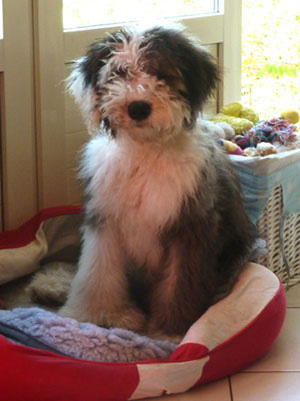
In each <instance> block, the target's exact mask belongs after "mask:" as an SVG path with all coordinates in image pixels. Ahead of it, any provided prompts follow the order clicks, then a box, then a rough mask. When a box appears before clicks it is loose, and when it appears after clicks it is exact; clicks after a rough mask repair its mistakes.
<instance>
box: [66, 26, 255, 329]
mask: <svg viewBox="0 0 300 401" xmlns="http://www.w3.org/2000/svg"><path fill="white" fill-rule="evenodd" d="M218 75H219V74H218V68H217V66H216V63H215V61H214V60H213V58H212V57H211V56H210V55H209V54H208V53H207V52H206V51H205V50H204V49H203V48H201V47H199V46H198V45H197V44H196V43H195V42H194V41H193V40H192V39H190V38H188V37H187V36H185V34H184V33H183V32H182V30H180V29H177V28H164V27H154V28H151V29H148V30H144V31H138V30H125V29H124V30H121V31H118V32H116V33H113V34H111V35H109V36H107V37H106V38H104V39H103V40H100V41H98V42H96V43H94V44H92V45H91V46H90V48H89V50H88V52H87V54H86V56H85V57H83V58H81V59H80V60H78V62H77V63H76V66H75V69H74V71H73V72H72V74H71V76H70V79H69V88H70V91H71V93H72V94H73V96H74V97H75V99H76V101H77V103H78V104H79V106H80V108H81V110H82V113H83V115H84V117H85V119H86V122H87V126H88V129H89V132H90V133H91V134H92V135H93V138H92V139H91V140H90V142H89V143H88V144H87V146H86V149H85V152H84V156H83V160H82V165H81V170H80V178H81V180H82V184H83V188H84V198H85V216H86V218H85V224H84V227H83V236H82V237H83V238H82V240H83V245H82V254H81V257H80V261H79V271H78V273H77V275H76V276H75V279H74V281H73V283H72V289H71V293H70V295H69V298H68V300H67V302H66V304H65V306H64V307H63V308H62V310H61V314H62V315H64V316H68V317H73V318H76V319H78V320H80V321H88V322H92V323H95V324H97V325H100V326H106V327H122V328H126V329H131V330H137V331H138V330H145V327H147V329H148V330H149V331H162V332H165V333H167V334H182V333H184V332H185V331H186V330H187V329H188V327H189V326H190V325H191V324H192V323H193V322H194V321H195V320H197V319H198V318H199V317H200V316H201V314H203V313H204V312H205V311H206V310H207V308H209V306H211V305H212V304H214V303H215V302H217V301H218V300H220V299H222V298H223V297H225V296H226V295H227V294H228V293H229V292H230V290H231V288H232V286H233V284H234V282H235V281H236V279H237V277H238V275H239V273H240V272H241V270H242V269H243V266H244V264H245V263H246V262H247V261H248V260H249V257H250V256H249V255H250V252H251V250H252V248H253V245H254V242H255V240H256V238H257V233H256V229H255V227H254V226H253V225H252V223H251V222H250V221H249V218H248V217H247V215H246V213H245V210H244V207H243V200H242V196H241V189H240V186H239V183H238V180H237V177H236V175H235V174H234V172H233V170H232V167H231V163H230V161H229V159H228V157H227V155H226V154H225V153H224V152H223V150H222V149H221V148H220V147H218V145H217V144H216V142H215V138H214V135H213V133H212V132H211V131H212V125H211V124H208V123H206V122H205V121H202V122H201V121H200V123H197V124H196V119H197V117H198V116H199V112H200V111H201V110H202V106H203V104H204V102H205V101H206V100H207V99H208V97H209V96H210V95H211V93H212V91H213V90H214V89H215V88H216V85H217V82H218V79H219V78H218Z"/></svg>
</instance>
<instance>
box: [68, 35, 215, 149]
mask: <svg viewBox="0 0 300 401" xmlns="http://www.w3.org/2000/svg"><path fill="white" fill-rule="evenodd" d="M217 80H218V71H217V67H216V65H215V63H214V61H213V59H212V57H211V56H210V55H209V54H208V53H207V52H206V51H204V50H203V49H202V48H200V47H198V46H197V45H196V44H194V43H193V42H192V41H191V40H190V39H188V38H187V37H186V36H184V34H183V33H182V32H181V31H179V30H176V29H172V28H169V29H166V28H161V27H156V28H153V29H149V30H146V31H144V32H142V33H140V32H139V33H137V32H133V31H129V30H128V31H125V30H122V31H118V32H115V33H114V34H112V35H110V36H108V37H106V38H104V39H103V40H101V41H99V42H96V43H94V44H93V45H91V47H90V49H89V51H88V53H87V55H86V56H85V57H83V58H82V59H80V60H79V61H78V62H77V64H76V68H75V70H74V71H73V73H72V74H71V76H70V81H69V87H70V90H71V93H72V94H73V95H74V96H75V99H76V101H77V102H78V103H79V104H80V106H81V109H82V112H83V114H84V116H85V118H86V119H87V123H88V126H89V130H90V132H95V131H97V129H99V127H100V125H101V124H102V126H103V128H104V130H105V131H106V132H110V133H111V135H113V136H116V137H117V136H118V135H122V134H123V135H124V134H125V133H126V134H128V135H130V136H131V137H132V138H133V139H134V140H137V141H167V140H168V139H169V138H170V137H172V136H174V135H176V134H177V133H179V132H182V130H187V129H189V128H191V127H193V125H194V123H195V120H196V118H197V115H198V113H199V111H200V110H201V108H202V105H203V103H204V102H205V100H207V98H208V97H209V95H210V94H211V92H212V90H213V89H214V88H215V87H216V83H217Z"/></svg>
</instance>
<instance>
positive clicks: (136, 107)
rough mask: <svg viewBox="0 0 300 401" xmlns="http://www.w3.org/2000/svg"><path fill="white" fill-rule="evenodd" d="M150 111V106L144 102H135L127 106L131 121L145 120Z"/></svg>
mask: <svg viewBox="0 0 300 401" xmlns="http://www.w3.org/2000/svg"><path fill="white" fill-rule="evenodd" d="M151 111H152V105H151V104H150V103H147V102H144V101H135V102H132V103H130V104H129V106H128V115H129V117H130V118H131V119H132V120H135V121H143V120H146V119H147V118H148V117H149V116H150V114H151Z"/></svg>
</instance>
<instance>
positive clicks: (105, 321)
mask: <svg viewBox="0 0 300 401" xmlns="http://www.w3.org/2000/svg"><path fill="white" fill-rule="evenodd" d="M97 324H98V325H99V326H104V327H107V328H111V327H118V328H120V329H126V330H132V331H142V330H143V329H144V328H145V325H146V319H145V315H144V314H143V313H142V312H141V311H140V310H139V309H138V308H137V307H135V306H131V305H130V306H126V307H124V308H122V309H120V310H116V311H113V312H109V311H105V312H104V311H102V312H100V316H99V320H98V323H97Z"/></svg>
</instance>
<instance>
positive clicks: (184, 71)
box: [147, 27, 219, 119]
mask: <svg viewBox="0 0 300 401" xmlns="http://www.w3.org/2000/svg"><path fill="white" fill-rule="evenodd" d="M147 35H149V36H150V37H151V38H153V40H152V46H151V49H153V50H154V51H157V52H159V53H160V54H162V55H164V57H167V58H168V59H169V60H171V61H172V65H173V66H176V68H177V69H178V70H179V71H180V73H181V75H182V78H183V81H184V84H185V89H186V90H185V91H183V92H182V95H183V96H184V97H185V98H186V100H187V101H188V103H189V105H190V107H191V111H192V119H194V118H196V116H197V114H198V112H199V111H200V110H201V109H202V107H203V104H204V103H205V101H206V100H207V99H208V97H209V96H210V95H211V94H212V91H213V90H214V89H215V88H216V87H217V83H218V80H219V70H218V67H217V64H216V62H215V60H214V58H213V57H212V56H211V55H210V53H208V52H207V51H206V50H205V49H203V48H202V47H200V46H198V45H197V44H196V42H195V41H194V40H192V39H190V38H189V37H187V36H186V35H185V34H184V32H183V29H182V28H181V29H180V28H179V29H176V27H175V28H172V27H167V28H163V27H155V28H154V29H151V30H149V31H148V32H147Z"/></svg>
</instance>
